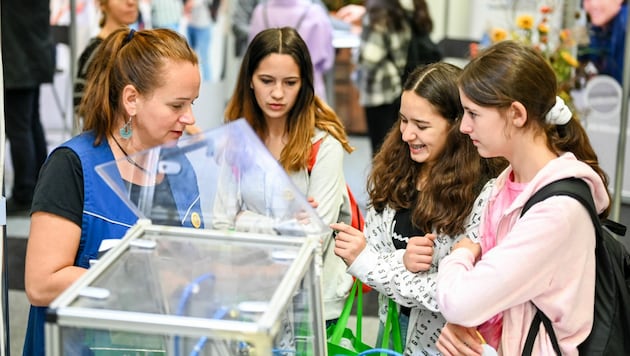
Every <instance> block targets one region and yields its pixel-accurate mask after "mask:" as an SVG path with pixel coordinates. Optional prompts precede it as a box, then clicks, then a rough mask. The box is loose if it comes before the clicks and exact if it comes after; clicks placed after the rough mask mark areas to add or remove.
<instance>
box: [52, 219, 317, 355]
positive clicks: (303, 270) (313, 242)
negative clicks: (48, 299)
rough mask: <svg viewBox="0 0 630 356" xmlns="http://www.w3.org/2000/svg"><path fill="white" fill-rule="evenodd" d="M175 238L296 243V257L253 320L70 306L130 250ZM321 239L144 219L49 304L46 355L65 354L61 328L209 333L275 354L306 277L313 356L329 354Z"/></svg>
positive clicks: (159, 333)
mask: <svg viewBox="0 0 630 356" xmlns="http://www.w3.org/2000/svg"><path fill="white" fill-rule="evenodd" d="M163 235H169V236H171V237H172V236H176V237H177V238H178V239H179V238H181V239H191V238H192V239H205V240H212V241H213V242H216V241H226V242H230V243H233V242H235V241H236V242H243V243H255V244H272V245H281V246H287V247H298V248H299V250H298V254H297V255H296V256H295V258H294V259H293V261H292V262H291V264H290V267H289V268H288V269H287V273H286V274H285V275H284V276H283V277H282V282H281V283H280V286H282V288H278V289H276V290H275V291H274V293H273V296H272V298H271V300H270V301H269V304H268V309H267V310H266V311H265V312H264V313H263V314H262V315H261V316H260V318H259V319H257V320H256V321H254V322H252V321H249V322H241V321H234V320H217V319H204V318H199V317H189V316H179V315H162V314H149V313H142V312H130V311H119V310H110V309H94V308H83V307H74V306H71V304H72V303H73V301H75V300H76V299H77V298H78V297H79V296H80V293H81V291H82V290H84V289H85V288H86V287H90V286H91V284H92V283H93V282H95V281H96V280H97V278H99V277H100V276H101V275H102V274H103V273H104V272H105V271H106V270H107V269H108V268H109V267H110V266H111V265H112V264H113V263H116V261H117V260H118V258H119V257H121V256H122V255H123V254H124V253H125V251H127V249H129V248H131V247H134V246H135V247H138V246H139V247H142V246H143V245H146V244H148V245H150V242H151V241H155V240H156V239H159V238H160V236H163ZM320 248H321V241H320V240H319V239H317V238H313V237H308V238H303V237H302V238H298V237H296V238H287V237H286V236H282V237H278V236H269V235H259V234H248V233H240V232H234V233H233V234H226V233H225V232H224V231H216V230H196V229H189V228H181V227H168V226H160V225H152V224H151V223H150V221H149V220H140V221H139V223H138V224H136V225H134V226H133V227H132V228H131V229H130V230H129V231H128V233H127V234H126V235H125V237H124V238H123V239H122V240H121V241H120V243H119V244H118V245H117V246H115V247H114V248H112V249H111V250H110V251H109V252H107V253H106V254H105V255H104V256H103V257H102V258H101V259H99V260H98V262H97V263H95V264H94V265H93V266H92V267H91V268H90V269H89V270H88V272H87V273H85V274H84V275H83V276H82V277H81V278H80V279H79V280H78V281H77V282H75V283H74V284H73V285H72V286H71V287H70V288H68V289H67V290H66V291H64V292H63V294H61V295H60V296H59V297H58V298H57V299H55V301H54V302H53V303H52V304H51V305H50V307H49V309H48V313H47V317H46V327H45V332H46V351H47V354H48V355H52V356H55V355H62V350H63V349H62V347H63V340H62V331H61V328H64V327H69V328H87V329H96V330H114V331H125V332H135V333H141V334H154V335H157V336H169V337H170V336H172V337H174V336H182V337H204V336H205V337H209V338H212V339H221V340H231V341H246V342H248V343H251V344H252V345H254V346H255V350H256V353H255V355H272V347H273V345H272V342H273V339H274V336H276V335H277V333H278V332H279V329H280V320H281V316H282V312H283V311H284V310H285V309H286V308H287V305H289V304H290V303H291V298H292V296H293V295H294V294H295V293H296V292H297V291H298V290H297V289H298V287H299V285H300V282H301V281H302V280H306V281H308V280H310V281H311V284H310V287H311V288H309V292H308V293H307V294H308V296H307V298H308V299H309V301H310V302H311V303H312V304H311V303H309V306H310V307H311V311H312V316H313V319H312V320H313V323H314V325H313V330H314V335H312V336H313V337H312V340H313V343H312V344H313V354H314V355H325V354H326V334H325V325H324V321H323V301H322V294H321V279H320V278H321V254H320Z"/></svg>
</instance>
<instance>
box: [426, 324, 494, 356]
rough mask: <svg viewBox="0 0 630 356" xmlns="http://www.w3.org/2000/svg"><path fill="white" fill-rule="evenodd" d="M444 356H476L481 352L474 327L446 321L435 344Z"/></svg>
mask: <svg viewBox="0 0 630 356" xmlns="http://www.w3.org/2000/svg"><path fill="white" fill-rule="evenodd" d="M436 346H437V348H438V350H439V351H440V352H441V353H442V355H444V356H451V355H453V356H458V355H466V356H478V355H481V354H482V353H483V348H482V346H481V339H480V338H479V336H478V334H477V329H476V328H467V327H464V326H460V325H456V324H451V323H446V325H444V327H443V328H442V333H441V334H440V337H439V338H438V341H437V344H436Z"/></svg>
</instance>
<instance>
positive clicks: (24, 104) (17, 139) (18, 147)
mask: <svg viewBox="0 0 630 356" xmlns="http://www.w3.org/2000/svg"><path fill="white" fill-rule="evenodd" d="M4 115H5V119H4V120H5V121H4V122H5V130H6V136H7V139H8V140H9V144H10V147H11V162H12V164H13V172H14V179H13V191H12V194H11V196H12V197H13V199H15V200H16V201H18V202H20V203H30V202H31V200H33V191H34V189H35V183H37V176H38V175H39V169H40V168H41V166H42V164H43V163H44V161H45V160H46V156H47V154H48V148H47V146H46V137H45V135H44V129H43V127H42V123H41V120H40V117H39V87H36V88H28V89H5V92H4Z"/></svg>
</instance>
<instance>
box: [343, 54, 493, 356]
mask: <svg viewBox="0 0 630 356" xmlns="http://www.w3.org/2000/svg"><path fill="white" fill-rule="evenodd" d="M460 73H461V69H460V68H458V67H456V66H454V65H451V64H447V63H436V64H430V65H427V66H425V67H421V68H417V69H416V70H414V71H413V72H412V73H411V74H410V76H409V78H408V79H407V81H406V83H405V85H404V87H403V93H402V98H401V107H400V113H399V116H398V121H397V124H396V126H394V127H393V128H392V129H391V130H390V132H389V133H388V135H387V136H386V138H385V141H384V143H383V147H382V148H381V150H380V151H379V152H378V153H377V154H376V156H375V157H374V162H373V169H372V171H371V172H370V175H369V177H368V192H369V195H370V204H369V206H368V212H367V218H366V222H365V232H364V233H362V232H360V231H359V230H356V229H354V228H352V227H350V226H348V225H345V224H332V225H331V228H333V229H334V230H336V231H338V233H337V236H336V237H335V253H336V254H337V255H338V256H339V257H341V258H343V260H344V261H345V262H346V264H347V265H348V272H349V273H350V274H352V275H354V276H355V277H357V278H358V279H360V280H361V281H363V282H364V283H366V284H367V285H369V286H370V287H372V288H374V290H376V291H378V292H379V293H380V294H379V316H380V328H379V333H378V340H377V342H376V345H381V343H382V342H381V339H382V337H383V332H384V330H383V326H384V322H385V318H386V316H387V308H388V299H389V298H392V299H393V300H394V301H395V302H396V303H398V305H400V312H399V321H400V330H401V334H402V335H401V336H402V338H403V340H406V342H404V345H405V351H404V354H405V355H438V354H439V352H438V350H437V347H436V345H435V343H436V341H437V339H438V337H439V335H440V330H441V328H442V327H443V326H444V324H445V323H446V320H445V319H444V317H443V316H442V315H441V314H440V311H439V308H438V306H437V303H436V300H435V298H434V295H435V281H436V277H437V272H438V269H439V264H440V260H441V259H442V258H443V257H444V256H446V255H447V254H448V253H449V252H450V249H451V246H452V245H453V244H454V243H455V242H456V241H459V240H461V239H462V238H464V237H466V236H468V237H470V238H472V239H473V240H477V238H478V224H479V219H480V213H481V210H482V208H483V205H484V204H485V203H486V202H487V196H488V194H489V192H490V187H491V184H492V180H491V179H490V178H491V177H494V176H496V173H498V169H495V170H490V169H489V168H490V167H491V165H490V164H489V163H491V162H486V161H485V160H483V159H481V157H480V156H479V154H478V153H477V152H476V149H475V146H474V145H473V143H472V142H471V141H470V140H468V139H467V137H466V136H465V135H464V134H462V133H461V132H459V122H460V120H461V117H462V115H463V109H462V107H461V104H460V100H459V92H458V90H457V77H458V76H459V74H460ZM482 188H483V189H482Z"/></svg>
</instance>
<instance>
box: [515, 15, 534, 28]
mask: <svg viewBox="0 0 630 356" xmlns="http://www.w3.org/2000/svg"><path fill="white" fill-rule="evenodd" d="M516 27H518V28H520V29H522V30H528V31H529V30H531V29H532V28H534V17H533V16H532V15H527V14H525V15H520V16H518V17H517V18H516Z"/></svg>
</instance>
